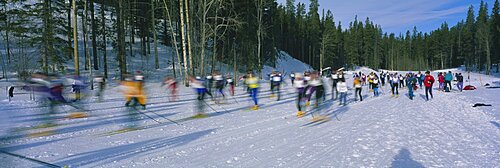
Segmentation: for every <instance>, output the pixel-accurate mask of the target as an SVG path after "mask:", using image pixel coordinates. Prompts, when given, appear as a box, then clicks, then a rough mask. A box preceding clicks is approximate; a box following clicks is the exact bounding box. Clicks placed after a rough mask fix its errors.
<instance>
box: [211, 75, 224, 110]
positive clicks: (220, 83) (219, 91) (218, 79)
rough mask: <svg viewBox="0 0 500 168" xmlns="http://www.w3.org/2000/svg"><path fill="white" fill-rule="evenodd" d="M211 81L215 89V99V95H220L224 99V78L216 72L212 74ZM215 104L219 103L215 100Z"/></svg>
mask: <svg viewBox="0 0 500 168" xmlns="http://www.w3.org/2000/svg"><path fill="white" fill-rule="evenodd" d="M213 79H214V80H215V89H216V95H215V97H218V96H217V95H222V98H223V99H226V95H225V94H224V85H225V80H224V77H222V75H221V74H220V73H219V72H218V71H215V72H214V76H213ZM215 103H221V102H220V100H216V101H215Z"/></svg>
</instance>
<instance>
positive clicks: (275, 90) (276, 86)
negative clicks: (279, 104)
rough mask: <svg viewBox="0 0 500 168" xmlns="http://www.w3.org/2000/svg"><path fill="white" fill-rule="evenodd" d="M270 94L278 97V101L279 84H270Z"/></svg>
mask: <svg viewBox="0 0 500 168" xmlns="http://www.w3.org/2000/svg"><path fill="white" fill-rule="evenodd" d="M271 86H272V87H271V93H272V94H275V93H276V94H277V95H276V96H277V97H278V100H280V84H279V83H272V84H271Z"/></svg>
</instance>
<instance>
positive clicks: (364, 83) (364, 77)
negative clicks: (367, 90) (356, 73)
mask: <svg viewBox="0 0 500 168" xmlns="http://www.w3.org/2000/svg"><path fill="white" fill-rule="evenodd" d="M361 82H362V83H363V86H365V85H366V75H365V73H363V75H361Z"/></svg>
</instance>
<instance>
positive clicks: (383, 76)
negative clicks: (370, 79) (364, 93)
mask: <svg viewBox="0 0 500 168" xmlns="http://www.w3.org/2000/svg"><path fill="white" fill-rule="evenodd" d="M380 82H381V83H382V86H385V73H384V71H382V73H381V74H380Z"/></svg>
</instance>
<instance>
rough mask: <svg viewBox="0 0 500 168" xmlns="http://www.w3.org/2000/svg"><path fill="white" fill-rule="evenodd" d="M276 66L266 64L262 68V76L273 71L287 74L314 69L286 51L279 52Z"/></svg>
mask: <svg viewBox="0 0 500 168" xmlns="http://www.w3.org/2000/svg"><path fill="white" fill-rule="evenodd" d="M276 62H277V63H276V67H275V68H273V67H270V66H267V65H266V66H264V68H263V69H262V76H266V75H267V74H270V73H272V72H273V71H280V72H285V73H286V74H290V73H295V72H304V71H308V70H312V69H313V68H312V67H311V66H310V65H307V64H305V63H303V62H301V61H299V60H297V59H295V58H293V57H292V56H290V55H289V54H288V53H286V52H284V51H280V52H279V53H278V60H277V61H276Z"/></svg>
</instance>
